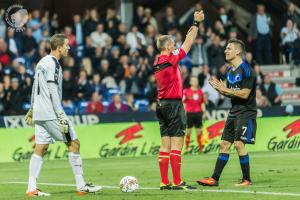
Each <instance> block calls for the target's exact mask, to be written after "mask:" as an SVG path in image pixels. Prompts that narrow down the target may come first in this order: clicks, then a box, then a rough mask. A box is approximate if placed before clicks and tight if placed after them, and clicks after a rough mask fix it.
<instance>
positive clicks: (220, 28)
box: [214, 20, 227, 40]
mask: <svg viewBox="0 0 300 200" xmlns="http://www.w3.org/2000/svg"><path fill="white" fill-rule="evenodd" d="M214 32H215V33H216V34H217V35H219V36H220V37H221V38H222V40H223V39H225V38H226V36H227V32H226V30H225V26H224V25H223V24H222V22H221V20H216V21H215V24H214Z"/></svg>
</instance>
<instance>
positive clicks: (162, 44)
mask: <svg viewBox="0 0 300 200" xmlns="http://www.w3.org/2000/svg"><path fill="white" fill-rule="evenodd" d="M169 41H172V36H171V35H161V36H158V37H157V39H156V46H157V49H158V50H159V51H163V50H166V44H167V43H168V42H169Z"/></svg>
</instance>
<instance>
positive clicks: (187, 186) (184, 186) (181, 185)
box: [172, 181, 197, 190]
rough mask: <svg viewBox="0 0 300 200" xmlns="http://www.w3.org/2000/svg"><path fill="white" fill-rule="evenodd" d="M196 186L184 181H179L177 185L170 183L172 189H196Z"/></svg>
mask: <svg viewBox="0 0 300 200" xmlns="http://www.w3.org/2000/svg"><path fill="white" fill-rule="evenodd" d="M196 189H197V187H195V186H191V185H187V184H186V182H185V181H181V183H180V184H178V185H174V184H173V185H172V190H196Z"/></svg>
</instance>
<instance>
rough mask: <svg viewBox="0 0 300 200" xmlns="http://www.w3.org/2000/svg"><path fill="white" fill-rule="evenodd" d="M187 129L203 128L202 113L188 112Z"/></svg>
mask: <svg viewBox="0 0 300 200" xmlns="http://www.w3.org/2000/svg"><path fill="white" fill-rule="evenodd" d="M186 117H187V128H192V127H196V128H201V127H202V112H187V113H186Z"/></svg>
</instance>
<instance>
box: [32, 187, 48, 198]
mask: <svg viewBox="0 0 300 200" xmlns="http://www.w3.org/2000/svg"><path fill="white" fill-rule="evenodd" d="M26 196H27V197H49V196H50V194H49V193H46V192H42V191H41V190H40V189H38V188H37V189H36V190H33V191H27V192H26Z"/></svg>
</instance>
